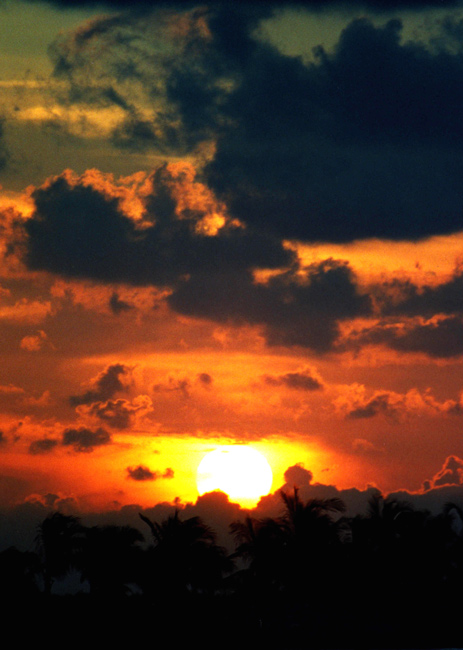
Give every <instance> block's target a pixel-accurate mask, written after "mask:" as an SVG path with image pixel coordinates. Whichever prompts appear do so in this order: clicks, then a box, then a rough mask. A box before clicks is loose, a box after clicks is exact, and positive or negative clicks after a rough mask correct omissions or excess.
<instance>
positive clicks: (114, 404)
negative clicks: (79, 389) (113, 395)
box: [77, 395, 153, 429]
mask: <svg viewBox="0 0 463 650" xmlns="http://www.w3.org/2000/svg"><path fill="white" fill-rule="evenodd" d="M77 410H78V413H79V415H87V416H93V417H96V418H98V419H99V420H102V421H103V422H105V423H106V424H108V425H109V426H110V427H112V428H114V429H128V428H129V427H130V426H131V425H132V424H133V421H134V420H135V419H139V418H142V417H144V416H145V415H147V414H148V413H151V412H152V410H153V403H152V401H151V399H150V398H149V397H148V395H138V396H137V397H135V398H134V399H133V400H132V401H131V402H130V401H129V400H126V399H117V400H107V401H106V402H92V403H91V404H88V405H82V406H80V407H78V409H77Z"/></svg>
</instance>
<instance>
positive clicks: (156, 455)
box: [0, 0, 463, 511]
mask: <svg viewBox="0 0 463 650" xmlns="http://www.w3.org/2000/svg"><path fill="white" fill-rule="evenodd" d="M76 4H77V5H78V4H79V3H76ZM368 4H369V3H366V5H368ZM374 4H375V3H372V5H374ZM64 5H66V3H64ZM124 7H125V5H124V3H122V4H121V7H119V8H118V7H116V3H113V2H111V1H110V0H108V1H107V2H106V5H105V12H102V11H101V8H99V7H97V6H96V5H95V7H92V8H88V7H87V8H85V7H83V8H80V9H77V8H74V9H71V8H64V9H61V10H58V9H57V8H56V7H55V5H54V3H53V2H49V3H45V2H44V3H40V2H39V3H34V4H32V3H31V4H29V3H27V2H22V0H21V2H19V3H17V4H15V3H11V2H10V3H6V5H5V8H4V11H5V25H6V27H5V28H4V29H6V28H7V27H8V25H9V24H11V25H12V24H14V19H15V17H17V16H18V15H19V14H18V13H17V12H19V11H21V12H22V13H21V15H22V16H23V21H24V25H27V24H33V23H34V21H35V23H36V24H37V30H38V34H39V35H40V38H39V36H37V41H34V42H31V43H30V44H29V45H28V48H26V50H25V51H24V52H23V53H22V54H21V43H22V40H23V38H24V34H23V29H22V28H20V26H19V25H18V26H17V27H16V32H14V30H13V31H12V30H11V29H10V30H9V32H11V33H9V34H8V38H7V41H5V42H6V43H7V45H6V51H7V53H8V56H9V57H10V58H11V66H10V67H9V68H8V69H7V68H6V67H5V68H4V69H3V72H2V75H3V77H2V78H0V84H1V85H2V88H3V90H4V95H5V110H4V118H3V122H2V130H1V137H0V183H1V184H2V193H1V196H0V213H1V214H0V224H1V228H0V253H1V256H2V265H1V270H0V328H1V333H2V336H1V339H0V341H1V342H0V346H1V353H2V364H1V366H0V431H1V437H0V485H2V486H4V489H3V490H2V491H1V492H0V507H11V506H17V505H18V504H21V503H25V502H31V501H40V502H46V499H47V495H50V494H52V495H56V496H57V498H58V500H60V501H62V502H63V503H70V502H72V503H73V504H74V507H75V508H76V509H77V510H82V511H86V510H94V511H96V510H103V511H104V510H110V509H114V508H116V509H117V508H119V507H121V506H129V505H133V504H139V505H141V506H144V507H148V506H151V505H155V504H156V503H161V502H169V503H170V502H174V500H175V499H179V500H180V501H181V502H182V503H187V502H195V501H196V499H197V496H198V494H197V487H196V469H197V466H198V464H199V462H200V460H201V458H202V457H203V455H204V454H205V453H206V452H207V451H209V450H211V449H214V448H215V447H216V446H218V445H221V444H232V443H235V442H236V443H239V444H246V443H249V444H251V445H253V446H254V447H255V448H256V449H258V450H259V451H261V452H262V453H263V454H264V455H265V456H266V458H267V460H268V461H269V463H270V465H271V467H272V470H273V474H274V481H273V486H272V491H275V490H277V489H278V488H279V487H280V486H282V485H283V484H284V483H285V476H284V475H285V472H286V470H287V469H288V468H290V467H292V466H296V465H300V466H302V467H304V468H305V469H306V470H308V471H309V472H311V474H312V479H311V480H312V483H313V484H321V485H323V486H332V487H333V489H334V488H337V489H338V490H347V489H349V488H358V489H359V490H365V489H367V488H368V486H377V487H378V488H379V489H381V490H382V491H384V492H391V491H397V490H408V491H410V492H419V493H421V492H423V491H429V490H432V489H433V488H435V489H437V488H438V487H440V486H445V485H448V486H456V487H457V488H459V487H460V485H461V483H462V482H463V479H462V475H463V473H462V472H459V471H450V470H448V468H447V465H446V463H447V459H448V458H449V457H455V458H456V459H457V460H456V463H457V465H458V466H460V465H459V463H461V467H462V468H463V461H462V460H461V459H462V458H463V442H462V438H461V426H462V415H463V398H462V390H463V382H462V355H463V321H462V318H463V301H462V295H463V293H462V290H463V273H462V261H463V257H462V254H463V232H462V230H461V228H462V225H461V214H462V210H461V208H462V202H463V193H462V192H461V190H460V186H461V187H463V184H462V183H461V181H462V180H463V178H461V169H463V166H462V162H463V153H462V150H461V144H459V143H460V138H461V136H462V134H461V133H460V132H459V130H458V129H460V128H461V127H460V126H458V120H456V121H452V117H451V116H447V117H445V118H444V117H442V115H441V113H439V110H438V109H439V107H437V108H436V107H435V106H434V105H433V97H435V96H437V94H438V93H441V94H442V93H444V94H445V92H446V91H447V90H448V94H449V96H451V97H453V98H454V106H456V108H455V110H456V111H457V112H458V111H459V110H460V107H459V103H458V102H460V96H459V95H458V93H457V94H455V93H456V91H455V87H456V86H454V85H453V84H454V77H455V76H456V75H457V72H458V69H459V68H458V66H461V62H460V59H458V58H457V57H456V55H455V54H454V51H456V50H457V51H458V52H459V51H460V49H458V48H462V47H463V44H461V43H460V42H455V38H456V37H455V36H451V34H450V30H448V31H447V32H445V30H444V32H445V33H444V32H442V34H441V41H439V43H440V44H439V45H437V41H432V38H431V37H432V35H433V34H435V33H436V30H439V29H444V28H443V27H442V25H443V24H444V22H443V16H444V15H446V16H448V17H449V20H451V21H453V23H455V24H457V22H458V21H459V20H461V19H462V18H461V16H460V10H459V9H455V10H453V12H451V11H450V10H446V13H444V10H442V12H441V13H439V12H438V11H436V10H432V11H431V10H425V9H424V8H423V9H421V10H417V11H416V13H414V12H410V11H407V12H405V11H402V12H401V11H399V10H397V11H396V12H390V13H387V12H386V13H381V14H378V13H377V12H376V11H375V10H374V8H371V7H370V9H369V10H368V9H365V7H364V6H363V5H362V6H361V7H360V5H359V7H360V8H359V9H358V11H354V10H353V9H351V10H350V12H343V11H341V9H339V11H338V10H335V9H334V8H333V9H331V10H330V11H327V12H326V13H322V14H314V13H313V12H312V11H311V9H310V3H307V6H306V7H305V8H299V9H297V10H296V9H294V8H293V9H291V10H290V9H286V10H285V9H284V7H283V5H282V7H281V8H280V10H279V11H276V10H270V9H269V8H267V9H265V10H264V9H261V10H257V9H255V14H253V12H250V13H247V14H246V13H245V12H242V11H241V9H240V8H236V9H235V10H231V9H229V8H228V9H223V8H222V9H221V7H222V5H220V3H213V4H212V5H211V6H210V7H209V8H207V7H206V6H204V7H203V6H201V7H198V8H196V9H194V8H181V7H180V8H178V7H176V6H175V7H174V6H173V5H172V7H170V6H169V7H167V8H165V9H164V10H160V9H156V7H151V8H150V9H149V10H148V9H147V10H146V15H145V16H144V18H143V19H142V18H141V17H140V16H139V15H137V14H136V13H135V12H131V11H130V8H124ZM227 12H229V13H227ZM233 12H235V13H233ZM298 17H299V19H298V20H296V18H298ZM295 20H296V22H294V21H295ZM233 21H234V22H233ZM388 21H389V22H388ZM398 21H399V22H398ZM400 21H401V25H402V26H401V27H400ZM426 21H427V22H426ZM453 23H452V24H453ZM289 24H292V25H294V24H297V25H298V27H297V29H296V28H294V29H295V31H294V32H293V40H291V37H290V36H289V35H288V25H289ZM426 24H427V25H428V27H425V25H426ZM449 24H450V23H449ZM230 25H232V27H230ZM233 25H234V27H233ZM398 25H399V26H398ZM224 26H225V27H224ZM317 26H318V27H317ZM414 26H416V30H415V32H414V31H413V27H414ZM317 29H318V31H317ZM226 30H229V31H226ZM426 30H428V32H426ZM304 33H305V34H306V35H307V42H309V41H310V43H312V42H313V43H312V45H311V47H312V46H313V45H314V44H317V43H315V41H316V40H317V38H319V39H320V43H319V44H320V45H322V46H323V47H324V50H323V51H322V50H320V51H319V53H318V55H317V56H315V55H314V54H313V53H312V51H311V49H309V48H308V46H307V45H304V44H303V43H304V42H305V41H304V40H303V35H304ZM413 33H415V34H418V35H419V38H418V36H416V41H414V45H413V43H412V44H411V43H410V41H409V40H407V39H410V38H412V36H411V34H413ZM5 36H6V35H5ZM125 37H127V38H125ZM132 37H135V38H137V39H139V40H138V42H139V49H137V48H136V47H135V46H134V45H133V43H134V42H135V41H131V40H130V39H131V38H132ZM452 38H453V39H454V40H452ZM227 39H228V40H227ZM446 39H447V40H448V43H447V40H446ZM44 43H46V44H47V45H50V48H49V50H48V57H49V58H47V54H46V51H44ZM372 43H373V44H374V45H375V47H373V46H372V47H373V50H372V51H373V54H372V55H371V57H373V58H370V61H372V69H373V70H376V73H375V75H374V78H375V79H376V82H375V83H377V84H378V87H376V86H370V91H369V94H368V95H367V94H365V93H367V90H365V88H364V85H365V87H366V85H367V82H368V74H370V72H371V71H369V70H367V69H366V68H365V69H364V67H363V66H364V65H365V60H366V59H365V52H366V53H368V51H369V50H368V47H370V46H371V44H372ZM304 48H306V49H304ZM362 48H364V49H362ZM375 48H376V49H375ZM420 48H421V49H420ZM433 48H434V49H433ZM435 48H437V50H438V51H437V50H436V49H435ZM439 48H440V49H439ZM452 48H453V49H452ZM455 48H456V50H455ZM45 50H46V48H45ZM95 52H96V53H97V56H95ZM417 52H418V54H419V56H418V54H416V53H417ZM187 55H188V56H187ZM314 56H315V58H314ZM188 57H190V58H188ZM375 57H376V59H375ZM414 57H417V58H416V60H415V58H414ZM417 62H418V63H417ZM436 62H437V63H436ZM442 62H444V63H445V65H446V67H445V68H443V69H442V70H441V71H440V72H439V74H440V76H439V75H438V76H439V79H440V81H439V80H438V79H437V80H436V78H435V77H434V68H433V63H435V64H436V65H437V64H439V65H444V64H443V63H442ZM328 65H330V66H331V70H333V71H334V72H333V74H336V75H338V77H337V79H338V88H341V90H339V96H337V95H336V93H335V94H333V89H332V88H330V86H329V84H330V83H331V82H330V77H329V75H328V76H327V74H326V69H325V68H327V66H328ZM389 65H390V66H391V70H392V71H391V72H390V76H389V77H388V76H387V75H386V72H384V76H385V78H384V79H383V78H382V74H383V73H382V72H381V73H379V72H378V70H383V71H384V70H385V69H386V71H388V66H389ZM413 65H415V68H413ZM417 65H418V67H419V66H421V67H419V75H421V77H420V79H421V80H422V79H424V80H426V83H427V84H428V86H429V89H430V90H429V96H428V97H422V96H421V95H420V93H421V90H420V88H421V86H420V88H417V87H416V86H415V85H414V84H413V75H412V74H411V73H410V74H409V75H408V72H407V71H408V69H410V70H412V69H416V66H417ZM399 71H401V72H400V73H399ZM461 73H462V74H463V70H461ZM388 74H389V72H388ZM401 74H403V78H402V77H401V76H400V75H401ZM417 74H418V73H417ZM362 75H363V76H362ZM455 78H456V77H455ZM396 81H397V85H396ZM381 84H383V85H382V86H381ZM446 84H447V85H446ZM428 86H427V87H428ZM405 87H406V89H407V92H406V93H405V91H404V90H403V89H404V88H405ZM385 89H386V90H387V92H385ZM402 92H404V93H405V94H404V97H402V95H401V93H402ZM423 92H424V91H423ZM375 93H377V96H376V95H375ZM452 93H453V95H452ZM335 95H336V97H337V99H335V98H334V97H335ZM280 96H285V97H286V99H285V102H283V103H281V102H280V99H279V98H280ZM439 96H440V95H439ZM366 98H368V99H366ZM378 98H379V99H378ZM380 100H381V101H380ZM370 101H371V106H369V107H368V106H367V108H366V109H365V111H367V109H368V111H370V112H369V113H365V115H363V117H362V115H360V113H361V111H362V110H363V108H361V107H362V106H364V104H365V102H367V103H368V102H370ZM461 103H462V106H461V108H462V109H463V99H461ZM415 104H416V114H415V113H414V110H415V108H414V106H415ZM404 106H406V107H407V108H406V109H405V108H403V107H404ZM420 106H421V108H420ZM359 107H360V108H359ZM420 111H421V112H420ZM459 114H460V113H459ZM417 115H421V118H422V120H423V121H424V122H425V123H426V124H424V122H423V124H424V125H423V124H421V122H420V123H418V121H419V120H418V118H417ZM374 116H376V117H375V118H374ZM421 118H420V119H421ZM445 120H447V122H445ZM448 134H450V135H452V134H453V135H452V137H450V136H449V135H448ZM452 138H453V139H452ZM458 215H460V216H458ZM139 467H141V468H142V469H143V470H146V471H144V472H139V473H138V474H137V473H136V472H134V470H135V469H136V468H139ZM130 470H132V471H130Z"/></svg>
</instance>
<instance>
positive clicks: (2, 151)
mask: <svg viewBox="0 0 463 650" xmlns="http://www.w3.org/2000/svg"><path fill="white" fill-rule="evenodd" d="M9 159H10V152H9V150H8V147H7V146H6V143H5V118H3V117H0V171H1V170H3V169H5V167H6V166H7V164H8V161H9Z"/></svg>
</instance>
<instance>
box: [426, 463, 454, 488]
mask: <svg viewBox="0 0 463 650" xmlns="http://www.w3.org/2000/svg"><path fill="white" fill-rule="evenodd" d="M444 485H463V460H462V459H461V458H458V456H448V457H447V458H446V460H445V463H444V465H443V466H442V469H441V470H439V472H437V474H436V475H435V476H433V478H432V479H431V480H430V481H426V483H425V489H426V490H430V489H432V488H436V487H441V486H444Z"/></svg>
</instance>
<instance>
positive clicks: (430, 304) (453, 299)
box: [382, 268, 463, 317]
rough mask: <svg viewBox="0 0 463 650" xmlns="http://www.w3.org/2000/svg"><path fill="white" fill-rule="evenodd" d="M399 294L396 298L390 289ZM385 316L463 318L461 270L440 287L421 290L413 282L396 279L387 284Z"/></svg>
mask: <svg viewBox="0 0 463 650" xmlns="http://www.w3.org/2000/svg"><path fill="white" fill-rule="evenodd" d="M390 289H393V290H395V292H397V291H398V292H399V297H398V298H397V297H395V298H394V299H393V298H392V297H391V296H390V295H388V290H390ZM384 290H385V298H384V304H383V306H382V312H383V313H384V314H385V315H391V314H392V315H394V314H396V315H397V314H400V315H405V316H410V317H412V316H425V317H426V316H427V317H430V316H433V315H434V314H450V315H456V314H460V315H463V273H462V271H461V269H460V268H457V269H456V271H455V273H454V274H453V276H452V278H451V279H450V280H448V281H447V282H443V283H441V284H438V285H436V286H424V287H417V286H416V285H414V284H413V283H412V282H410V281H404V282H400V281H397V280H395V281H394V282H392V283H389V284H386V285H384Z"/></svg>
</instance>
